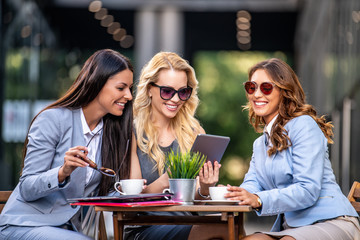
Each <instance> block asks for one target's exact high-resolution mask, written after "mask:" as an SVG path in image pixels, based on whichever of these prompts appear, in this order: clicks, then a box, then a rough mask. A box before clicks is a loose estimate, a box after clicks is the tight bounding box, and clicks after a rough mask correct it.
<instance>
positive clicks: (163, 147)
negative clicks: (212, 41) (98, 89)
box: [126, 52, 227, 240]
mask: <svg viewBox="0 0 360 240" xmlns="http://www.w3.org/2000/svg"><path fill="white" fill-rule="evenodd" d="M197 87H198V82H197V80H196V77H195V72H194V69H193V68H192V67H191V66H190V65H189V64H188V62H187V61H185V60H184V59H182V58H181V57H180V56H178V55H177V54H175V53H171V52H160V53H158V54H156V55H155V56H154V57H153V58H152V59H151V60H150V61H149V62H148V63H147V64H146V65H145V67H144V68H143V69H142V72H141V75H140V80H139V83H138V87H137V96H136V99H135V101H134V126H135V134H134V137H133V143H136V144H133V145H132V162H131V177H132V178H144V179H146V180H147V184H148V186H147V188H146V189H145V190H144V191H145V192H147V193H159V192H162V191H163V190H164V189H165V188H168V187H169V181H168V175H167V173H166V169H165V165H166V164H165V155H166V154H167V153H168V152H169V151H171V150H173V151H178V150H179V151H180V152H186V151H189V150H190V148H191V146H192V144H193V142H194V140H195V138H196V135H197V134H199V133H205V131H204V129H203V128H202V127H201V126H200V123H199V121H198V120H197V119H196V118H195V117H194V115H195V112H196V108H197V106H198V104H199V99H198V96H197ZM219 168H220V164H218V163H217V162H216V161H215V164H214V166H212V164H211V162H207V163H205V164H204V167H203V168H202V170H201V171H200V174H199V177H198V184H197V186H198V187H197V191H196V196H195V198H196V199H207V198H208V195H209V187H210V186H214V185H215V183H216V182H217V181H218V178H219ZM147 214H155V215H160V214H161V215H173V214H174V213H159V212H157V213H147ZM177 214H178V215H189V214H191V213H177ZM206 228H208V229H206ZM217 230H218V229H217V228H216V227H215V228H214V227H213V226H212V227H211V228H210V227H208V226H194V227H192V226H188V225H181V226H180V225H176V226H174V225H164V226H142V227H137V228H134V227H132V228H130V227H128V228H127V229H126V239H147V240H148V239H156V240H159V239H164V240H165V239H195V238H196V239H197V240H199V239H209V238H213V237H224V236H222V235H221V234H220V235H217V234H216V232H217ZM219 232H220V231H219ZM226 232H227V231H226V228H224V229H222V233H226ZM200 233H201V234H200ZM225 238H226V236H225Z"/></svg>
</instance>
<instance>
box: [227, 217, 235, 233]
mask: <svg viewBox="0 0 360 240" xmlns="http://www.w3.org/2000/svg"><path fill="white" fill-rule="evenodd" d="M227 221H228V232H229V240H235V216H234V213H228V219H227Z"/></svg>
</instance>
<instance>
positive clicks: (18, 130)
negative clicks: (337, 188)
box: [0, 0, 360, 193]
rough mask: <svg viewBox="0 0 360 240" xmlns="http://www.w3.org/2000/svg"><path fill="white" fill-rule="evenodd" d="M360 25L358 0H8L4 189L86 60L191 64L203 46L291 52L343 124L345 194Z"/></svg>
mask: <svg viewBox="0 0 360 240" xmlns="http://www.w3.org/2000/svg"><path fill="white" fill-rule="evenodd" d="M359 22H360V2H359V1H357V0H317V1H311V0H222V1H216V0H192V1H190V0H172V1H166V0H103V1H90V0H77V1H73V0H53V1H45V0H43V1H41V0H37V1H35V0H27V1H22V0H3V1H2V2H1V35H0V40H1V60H0V61H1V62H0V63H1V64H0V65H1V78H0V79H1V86H2V88H1V89H2V90H3V91H2V93H1V95H0V96H1V98H0V100H1V103H2V104H0V106H1V107H0V110H1V113H2V116H1V126H2V128H1V136H2V138H1V139H2V142H1V145H0V189H11V188H13V187H14V186H15V184H16V180H15V179H18V174H19V167H17V166H18V165H19V162H14V160H13V159H18V158H19V157H20V155H21V147H22V142H23V140H24V137H25V135H26V131H27V127H28V124H29V122H30V120H31V118H32V116H34V114H35V113H36V112H37V111H38V110H39V109H41V107H42V106H44V105H46V104H47V103H48V101H50V100H51V99H54V98H57V97H58V94H59V89H60V90H61V89H65V88H66V86H68V83H69V82H70V81H72V80H73V79H74V75H76V73H77V71H78V70H79V68H80V66H79V65H78V64H77V63H78V62H80V63H82V62H83V61H82V60H83V59H85V58H86V57H88V54H89V53H92V52H93V51H95V50H97V49H100V48H113V49H117V50H119V51H120V52H123V53H124V52H125V53H126V54H125V55H127V56H130V58H131V59H132V60H133V62H134V63H135V67H136V71H137V72H139V71H140V69H141V67H142V66H143V65H144V64H145V63H146V62H147V61H148V60H149V59H150V58H151V57H152V56H153V55H154V54H155V53H156V52H158V51H175V52H178V53H179V54H181V55H183V56H184V57H185V58H186V59H189V61H191V59H192V56H193V54H194V52H196V51H199V50H212V51H221V50H224V51H226V50H232V51H234V50H235V51H254V50H256V51H283V52H286V53H288V54H290V55H292V56H293V59H294V62H293V64H292V65H293V67H294V69H295V70H296V72H297V73H298V75H299V77H300V79H301V81H302V83H303V86H304V89H305V91H306V94H307V96H308V101H309V103H311V104H313V105H315V107H316V109H317V110H318V113H319V114H326V115H327V116H328V117H329V119H331V120H332V121H333V123H334V125H335V144H334V145H332V146H331V148H330V149H331V152H330V155H331V160H332V163H333V168H334V171H335V173H336V176H337V180H338V182H339V183H340V184H341V187H342V189H343V191H344V193H347V192H348V190H349V186H350V184H351V182H352V181H353V180H355V179H359V177H360V176H359V174H358V172H360V163H358V162H357V161H356V159H357V156H358V155H360V148H359V147H358V146H359V145H360V124H359V120H357V119H358V117H359V115H360V108H359V106H360V90H359V86H360V66H359V65H360V59H359V58H360V39H359V35H360V30H359V28H360V23H359ZM61 56H62V57H61ZM53 79H58V81H54V80H53ZM239 84H240V83H239ZM60 92H61V91H60ZM14 176H15V177H14Z"/></svg>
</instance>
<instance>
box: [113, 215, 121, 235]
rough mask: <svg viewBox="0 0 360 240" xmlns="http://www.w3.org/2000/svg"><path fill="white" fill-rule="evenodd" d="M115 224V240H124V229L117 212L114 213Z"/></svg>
mask: <svg viewBox="0 0 360 240" xmlns="http://www.w3.org/2000/svg"><path fill="white" fill-rule="evenodd" d="M120 214H121V213H120ZM113 222H114V224H113V225H114V239H115V240H118V239H119V240H122V239H123V228H122V227H121V226H120V222H119V220H118V213H117V212H113Z"/></svg>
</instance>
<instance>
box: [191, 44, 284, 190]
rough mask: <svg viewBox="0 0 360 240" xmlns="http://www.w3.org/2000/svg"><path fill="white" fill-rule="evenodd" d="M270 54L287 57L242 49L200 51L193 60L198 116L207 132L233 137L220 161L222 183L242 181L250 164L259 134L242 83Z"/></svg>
mask: <svg viewBox="0 0 360 240" xmlns="http://www.w3.org/2000/svg"><path fill="white" fill-rule="evenodd" d="M271 57H278V58H281V59H284V60H286V55H285V54H284V53H281V52H276V53H266V52H241V51H220V52H197V53H196V54H195V57H194V59H193V63H194V64H193V65H194V68H195V71H196V75H197V78H198V81H199V98H200V106H199V108H198V112H197V117H198V118H199V120H200V122H201V124H202V126H203V127H204V129H205V131H206V132H207V133H208V134H215V135H224V136H229V137H230V139H231V140H230V143H229V146H228V148H227V150H226V152H225V154H224V156H223V159H222V160H221V164H222V168H221V169H220V180H219V183H221V184H231V185H239V184H241V182H242V180H243V177H244V174H245V173H246V172H247V169H248V167H249V162H250V158H251V154H252V144H253V141H254V140H255V139H256V138H257V137H258V136H260V135H259V134H257V133H255V131H254V129H253V127H252V126H251V125H250V124H249V121H248V112H247V111H244V110H243V106H244V105H246V103H247V99H246V95H245V91H244V88H243V82H245V81H247V78H248V70H249V68H250V67H251V66H253V65H254V64H255V63H257V62H259V61H261V60H265V59H268V58H271Z"/></svg>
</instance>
